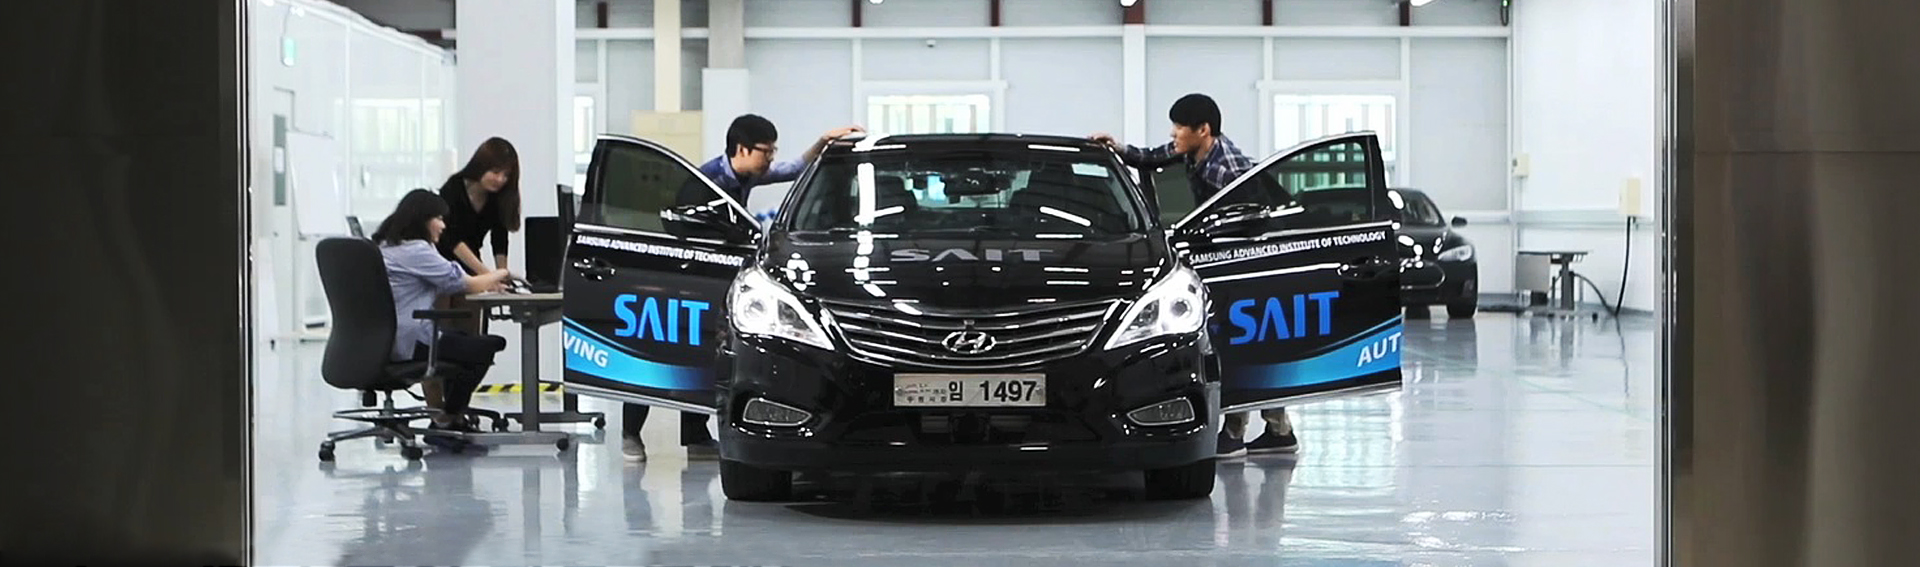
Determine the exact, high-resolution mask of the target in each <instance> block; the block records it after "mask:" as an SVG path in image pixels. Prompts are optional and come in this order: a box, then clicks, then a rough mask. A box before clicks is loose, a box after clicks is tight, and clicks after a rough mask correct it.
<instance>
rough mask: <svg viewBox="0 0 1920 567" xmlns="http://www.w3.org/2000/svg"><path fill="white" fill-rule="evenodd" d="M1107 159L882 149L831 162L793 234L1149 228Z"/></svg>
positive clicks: (809, 193) (800, 206) (811, 186)
mask: <svg viewBox="0 0 1920 567" xmlns="http://www.w3.org/2000/svg"><path fill="white" fill-rule="evenodd" d="M1127 191H1128V189H1127V185H1125V184H1124V183H1123V182H1122V181H1121V178H1120V172H1118V171H1116V170H1115V169H1114V167H1113V166H1112V164H1111V163H1110V162H1109V161H1107V160H1102V159H1099V158H1097V157H1095V156H1094V155H1091V154H1078V153H1070V152H1064V151H1062V152H1053V151H1038V150H1031V151H950V152H941V153H931V154H930V153H925V152H884V153H871V154H852V155H844V156H831V157H827V158H824V160H823V161H822V162H821V164H820V166H819V168H818V169H817V170H816V171H815V172H814V174H813V176H812V177H811V178H809V181H808V183H807V186H806V188H805V189H804V192H803V193H802V194H801V196H800V198H799V201H798V203H797V206H796V207H795V214H794V217H793V219H792V221H791V225H790V227H791V230H794V231H832V230H882V231H888V232H901V233H907V232H942V231H969V232H977V231H1003V232H1009V233H1013V234H1014V235H1015V236H1019V235H1028V236H1031V235H1037V234H1045V235H1054V234H1065V235H1076V236H1106V235H1119V234H1131V233H1138V232H1143V231H1144V230H1145V226H1144V221H1143V218H1144V215H1143V213H1141V211H1140V209H1139V206H1138V204H1137V202H1136V201H1135V200H1134V199H1132V198H1130V197H1129V196H1128V194H1127Z"/></svg>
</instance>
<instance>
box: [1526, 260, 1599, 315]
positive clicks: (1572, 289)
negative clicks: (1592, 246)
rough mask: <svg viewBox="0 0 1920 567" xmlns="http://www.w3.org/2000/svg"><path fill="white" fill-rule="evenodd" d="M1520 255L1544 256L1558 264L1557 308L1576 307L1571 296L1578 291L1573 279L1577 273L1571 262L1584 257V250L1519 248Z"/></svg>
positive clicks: (1568, 308) (1569, 309) (1566, 309)
mask: <svg viewBox="0 0 1920 567" xmlns="http://www.w3.org/2000/svg"><path fill="white" fill-rule="evenodd" d="M1520 255H1521V256H1546V257H1547V262H1549V263H1552V264H1554V265H1557V266H1560V305H1559V308H1560V309H1561V310H1564V311H1569V312H1571V311H1574V310H1575V309H1576V308H1577V307H1576V306H1575V305H1574V302H1573V296H1574V295H1575V294H1576V293H1578V292H1579V287H1577V286H1576V283H1577V282H1575V281H1574V280H1576V279H1577V276H1578V275H1579V274H1576V273H1574V271H1573V263H1574V262H1578V261H1580V258H1582V257H1585V256H1586V255H1587V251H1586V250H1521V251H1520Z"/></svg>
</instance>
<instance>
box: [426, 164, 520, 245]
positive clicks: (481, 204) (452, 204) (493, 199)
mask: <svg viewBox="0 0 1920 567" xmlns="http://www.w3.org/2000/svg"><path fill="white" fill-rule="evenodd" d="M440 198H442V199H445V200H446V201H447V207H448V209H450V211H449V213H448V214H447V230H446V232H445V233H443V234H441V236H440V254H441V255H443V256H446V257H447V259H449V260H453V261H454V262H456V263H459V264H460V267H462V268H466V270H467V273H468V274H485V273H487V272H491V271H493V269H490V268H488V267H487V265H486V264H485V263H484V262H481V261H480V243H481V242H483V241H486V242H488V243H490V244H492V245H493V265H494V268H498V269H503V270H504V269H507V233H509V232H518V231H519V230H520V154H519V153H518V152H515V151H514V149H513V144H512V143H509V142H507V141H506V140H504V139H501V138H489V139H488V140H487V141H486V142H485V143H482V144H480V149H478V150H475V151H474V152H473V158H472V159H469V160H467V166H466V167H463V168H460V171H459V172H457V173H454V174H453V175H452V176H450V177H448V178H447V183H446V184H445V185H441V186H440Z"/></svg>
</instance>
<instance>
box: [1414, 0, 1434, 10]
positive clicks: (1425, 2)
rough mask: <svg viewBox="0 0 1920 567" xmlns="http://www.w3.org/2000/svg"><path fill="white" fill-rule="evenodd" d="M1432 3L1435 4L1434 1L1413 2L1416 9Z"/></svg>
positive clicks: (1421, 0)
mask: <svg viewBox="0 0 1920 567" xmlns="http://www.w3.org/2000/svg"><path fill="white" fill-rule="evenodd" d="M1431 3H1433V0H1413V6H1414V7H1415V8H1418V7H1421V6H1425V5H1427V4H1431Z"/></svg>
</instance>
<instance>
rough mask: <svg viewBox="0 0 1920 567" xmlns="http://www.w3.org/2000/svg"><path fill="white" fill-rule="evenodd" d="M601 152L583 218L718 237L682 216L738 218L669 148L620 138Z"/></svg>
mask: <svg viewBox="0 0 1920 567" xmlns="http://www.w3.org/2000/svg"><path fill="white" fill-rule="evenodd" d="M601 152H602V154H601V163H600V170H599V172H598V176H599V178H598V179H597V180H595V182H594V183H593V185H592V186H590V187H588V193H587V195H586V201H587V204H586V206H585V207H584V208H583V210H581V212H580V214H581V216H580V219H581V222H586V223H593V224H603V225H607V226H613V227H618V228H626V229H633V230H644V231H649V232H655V233H662V234H670V235H675V236H692V237H699V238H715V239H717V238H720V237H721V235H720V233H719V232H718V231H717V230H715V229H713V228H711V227H709V226H705V225H702V224H699V223H692V222H682V220H683V219H686V218H688V217H690V216H697V215H702V214H703V213H704V214H714V215H719V216H721V217H725V218H728V219H733V220H739V219H735V218H734V217H735V216H736V214H737V213H736V212H735V209H734V208H733V206H732V205H730V204H728V203H727V202H726V200H725V199H724V198H722V197H720V196H719V194H717V193H715V192H714V190H713V187H712V186H711V185H708V184H707V183H706V178H705V177H704V176H701V175H700V174H699V173H698V172H695V171H693V170H691V169H688V168H687V167H686V166H683V165H681V164H680V163H679V162H677V161H675V160H674V159H673V158H671V157H669V156H668V155H667V154H665V153H662V152H660V151H657V150H654V149H652V148H649V147H646V146H640V145H635V144H632V143H619V142H609V143H607V144H605V145H604V149H603V150H601ZM741 222H744V221H741Z"/></svg>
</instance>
